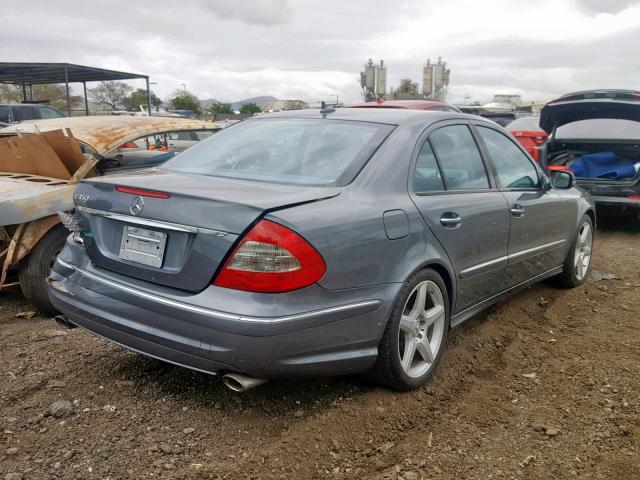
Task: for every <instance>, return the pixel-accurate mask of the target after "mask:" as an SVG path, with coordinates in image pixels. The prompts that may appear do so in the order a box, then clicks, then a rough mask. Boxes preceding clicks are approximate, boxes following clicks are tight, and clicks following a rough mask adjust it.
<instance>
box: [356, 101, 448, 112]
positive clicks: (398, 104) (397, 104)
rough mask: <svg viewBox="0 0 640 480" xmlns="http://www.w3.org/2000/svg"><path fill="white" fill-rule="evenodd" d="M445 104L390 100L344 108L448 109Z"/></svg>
mask: <svg viewBox="0 0 640 480" xmlns="http://www.w3.org/2000/svg"><path fill="white" fill-rule="evenodd" d="M448 106H449V105H447V104H446V103H443V102H437V101H435V100H390V101H383V102H380V103H378V102H366V103H355V104H353V105H347V106H346V107H345V108H405V109H409V110H427V109H428V108H433V107H448Z"/></svg>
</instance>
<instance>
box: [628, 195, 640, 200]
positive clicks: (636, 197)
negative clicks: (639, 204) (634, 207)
mask: <svg viewBox="0 0 640 480" xmlns="http://www.w3.org/2000/svg"><path fill="white" fill-rule="evenodd" d="M627 198H628V199H629V200H640V195H629V196H628V197H627Z"/></svg>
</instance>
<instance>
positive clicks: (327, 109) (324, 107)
mask: <svg viewBox="0 0 640 480" xmlns="http://www.w3.org/2000/svg"><path fill="white" fill-rule="evenodd" d="M335 111H336V109H335V108H334V107H327V102H325V101H324V100H322V102H321V103H320V113H321V114H322V118H327V114H328V113H333V112H335Z"/></svg>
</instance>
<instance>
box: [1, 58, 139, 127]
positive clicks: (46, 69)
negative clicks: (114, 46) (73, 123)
mask: <svg viewBox="0 0 640 480" xmlns="http://www.w3.org/2000/svg"><path fill="white" fill-rule="evenodd" d="M137 78H143V79H144V80H145V81H146V84H147V110H148V112H149V115H151V98H150V95H149V94H150V92H149V77H148V76H147V75H140V74H137V73H127V72H119V71H116V70H106V69H104V68H95V67H85V66H84V65H76V64H74V63H22V62H0V83H9V84H13V85H22V100H23V101H24V102H27V88H29V90H30V92H32V89H31V87H32V85H40V84H47V83H64V85H65V93H66V96H67V114H68V115H69V116H71V103H70V99H69V97H70V95H69V84H70V83H82V85H83V87H84V106H85V112H86V114H87V115H89V103H88V101H87V82H101V81H108V80H132V79H137ZM32 98H33V95H32Z"/></svg>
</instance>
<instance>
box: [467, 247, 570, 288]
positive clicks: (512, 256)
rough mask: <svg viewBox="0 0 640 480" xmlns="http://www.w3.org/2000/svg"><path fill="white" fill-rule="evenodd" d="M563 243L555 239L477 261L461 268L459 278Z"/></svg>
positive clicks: (509, 262)
mask: <svg viewBox="0 0 640 480" xmlns="http://www.w3.org/2000/svg"><path fill="white" fill-rule="evenodd" d="M565 243H567V242H566V240H556V241H555V242H550V243H545V244H544V245H538V246H537V247H533V248H527V249H526V250H521V251H520V252H516V253H512V254H510V255H505V256H503V257H498V258H495V259H493V260H489V261H487V262H483V263H479V264H478V265H473V266H472V267H469V268H465V269H464V270H461V271H460V278H461V279H463V280H464V279H465V278H469V277H473V276H474V275H477V274H480V273H482V272H488V271H490V270H493V269H495V268H499V267H504V266H505V265H510V264H512V263H514V261H519V260H524V259H525V258H529V257H532V256H534V255H537V254H539V253H544V252H546V251H548V250H553V249H554V248H558V247H560V246H561V245H564V244H565Z"/></svg>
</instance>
